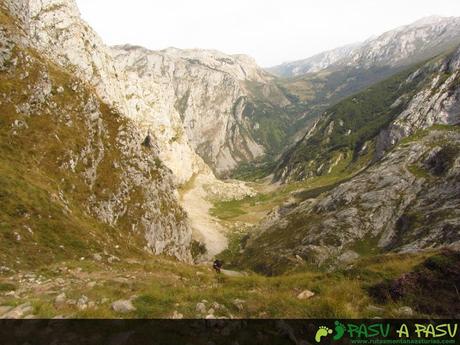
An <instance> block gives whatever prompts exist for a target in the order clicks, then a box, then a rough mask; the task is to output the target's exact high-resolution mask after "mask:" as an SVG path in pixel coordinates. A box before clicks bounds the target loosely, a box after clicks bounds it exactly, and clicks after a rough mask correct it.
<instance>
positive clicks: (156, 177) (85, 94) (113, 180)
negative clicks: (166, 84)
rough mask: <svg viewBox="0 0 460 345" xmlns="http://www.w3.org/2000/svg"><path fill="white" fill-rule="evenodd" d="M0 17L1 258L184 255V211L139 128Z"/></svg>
mask: <svg viewBox="0 0 460 345" xmlns="http://www.w3.org/2000/svg"><path fill="white" fill-rule="evenodd" d="M0 19H1V26H2V31H1V33H2V42H3V44H4V46H6V48H5V49H4V50H3V51H2V64H1V66H0V69H1V72H0V102H1V103H0V112H1V114H2V116H1V117H0V202H1V207H0V238H1V240H0V246H1V250H0V266H5V267H8V268H10V269H11V268H15V267H31V266H36V265H39V264H45V263H47V262H51V261H54V262H56V261H59V260H62V259H69V258H71V259H76V258H79V257H81V256H88V255H92V254H93V253H105V255H108V256H110V255H123V253H125V254H126V253H135V252H141V251H143V250H144V249H147V248H149V250H150V251H152V252H154V253H168V254H171V255H176V256H177V257H179V258H181V259H188V258H189V257H190V254H189V252H188V246H189V242H190V230H189V228H188V225H187V220H186V215H185V213H184V211H183V210H182V209H181V208H180V206H179V205H178V204H177V201H176V199H175V197H174V189H173V187H172V184H171V181H170V176H169V172H168V171H167V169H165V168H164V167H163V165H162V164H161V162H160V161H159V160H157V159H155V156H154V155H153V152H151V151H150V150H149V149H148V148H143V147H142V146H141V143H142V140H143V138H142V137H140V136H139V134H137V133H136V131H135V130H134V128H133V127H132V125H131V124H130V123H129V122H128V121H127V120H126V119H123V118H122V117H121V116H120V115H119V114H117V113H116V112H115V111H113V110H111V109H110V108H109V107H107V106H106V105H105V104H104V103H102V102H101V101H100V100H99V99H97V98H96V97H95V96H94V92H93V90H92V89H91V88H90V87H88V86H86V85H85V84H83V83H81V82H80V81H79V80H78V79H76V78H74V77H72V76H71V75H70V74H69V73H67V72H65V71H63V70H62V69H60V68H58V67H57V66H55V65H53V64H52V63H50V62H48V61H47V60H46V59H43V58H42V57H40V56H39V55H38V54H37V53H36V52H35V51H34V50H33V49H31V48H28V47H27V46H26V45H23V43H24V42H26V41H24V38H21V35H22V33H21V32H20V31H19V30H18V29H17V25H16V23H15V22H14V20H13V19H12V18H11V17H9V15H8V14H7V12H5V11H4V10H3V9H2V12H1V17H0ZM21 40H22V42H23V43H19V42H20V41H21ZM131 255H132V254H131Z"/></svg>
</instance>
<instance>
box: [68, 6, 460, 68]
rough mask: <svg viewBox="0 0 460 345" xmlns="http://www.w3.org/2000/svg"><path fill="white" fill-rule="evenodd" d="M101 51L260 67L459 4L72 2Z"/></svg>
mask: <svg viewBox="0 0 460 345" xmlns="http://www.w3.org/2000/svg"><path fill="white" fill-rule="evenodd" d="M77 3H78V5H79V7H80V11H81V13H82V15H83V18H84V19H85V20H86V21H87V22H89V24H91V26H92V27H93V28H94V29H95V30H96V31H97V32H98V33H99V35H101V36H102V38H103V39H104V41H105V42H106V43H107V44H110V45H112V44H124V43H131V44H137V45H142V46H145V47H147V48H150V49H155V50H157V49H164V48H167V47H178V48H210V49H217V50H221V51H223V52H226V53H245V54H249V55H251V56H253V57H254V58H255V59H256V60H257V62H258V63H259V64H260V65H262V66H264V67H267V66H272V65H275V64H279V63H281V62H284V61H291V60H296V59H302V58H306V57H308V56H311V55H313V54H316V53H319V52H321V51H323V50H327V49H332V48H335V47H337V46H340V45H344V44H348V43H353V42H357V41H362V40H364V39H366V38H368V37H369V36H372V35H375V34H380V33H382V32H385V31H387V30H390V29H393V28H395V27H397V26H400V25H405V24H409V23H411V22H413V21H415V20H417V19H419V18H421V17H426V16H430V15H443V16H460V1H459V0H314V1H312V0H225V1H224V0H164V1H158V0H129V1H127V0H110V1H109V0H77Z"/></svg>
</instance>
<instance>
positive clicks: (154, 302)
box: [0, 0, 460, 319]
mask: <svg viewBox="0 0 460 345" xmlns="http://www.w3.org/2000/svg"><path fill="white" fill-rule="evenodd" d="M0 11H1V12H0V42H1V44H0V110H1V114H2V115H1V117H0V153H1V154H0V203H1V205H0V206H1V207H0V318H54V317H56V318H119V317H127V318H208V319H216V318H305V317H316V318H318V317H323V318H333V317H334V318H339V317H340V318H362V317H369V318H371V317H383V318H385V317H386V318H394V317H448V318H451V317H458V315H459V312H460V311H459V310H458V307H455V305H456V301H458V291H457V292H456V293H455V291H456V289H457V286H458V284H460V281H459V276H460V274H459V272H460V268H459V262H460V259H459V254H458V253H459V251H460V213H459V212H460V154H459V152H460V127H459V125H460V19H459V18H455V17H449V18H445V17H430V18H424V19H422V20H419V21H417V22H415V23H412V24H410V25H407V26H404V27H400V28H397V29H395V30H392V31H389V32H387V33H384V34H382V35H381V36H379V37H377V38H371V39H369V40H367V41H365V42H363V43H358V44H352V45H349V46H345V47H341V48H338V49H336V50H332V51H329V52H325V53H322V54H319V55H317V56H314V57H312V58H308V59H305V60H302V61H297V62H292V63H286V64H283V65H280V66H276V67H273V68H269V69H267V70H264V69H263V68H261V67H259V66H258V65H257V64H256V62H255V60H254V59H252V58H251V57H249V56H247V55H242V54H238V55H229V54H225V53H222V52H219V51H215V50H202V49H178V48H167V49H164V50H160V51H153V50H149V49H146V48H143V47H139V46H133V45H130V44H126V45H121V46H113V47H110V46H107V45H105V44H104V42H103V41H102V40H101V39H100V38H99V36H98V35H97V34H96V33H95V32H94V31H93V29H92V28H91V27H90V26H89V25H88V24H87V23H86V22H85V21H84V20H83V19H82V18H81V16H80V13H79V10H78V7H77V4H76V2H75V1H74V0H0ZM214 259H220V260H222V261H223V262H224V270H223V273H222V274H217V273H215V272H213V270H212V261H213V260H214ZM420 272H424V273H423V274H426V275H427V276H429V277H432V281H426V280H423V279H421V278H420V277H421V276H422V275H423V274H422V273H420ZM405 277H410V278H411V279H413V280H414V281H417V282H418V284H419V285H420V290H417V291H415V290H414V289H412V288H411V286H409V287H407V289H405V290H404V293H401V294H400V295H398V296H393V295H391V291H393V290H394V289H393V290H392V287H393V286H394V285H395V284H396V285H398V284H400V283H401V282H403V283H405V282H406V281H405V280H404V279H405ZM441 277H443V278H444V279H445V281H444V282H443V281H442V279H441ZM409 283H410V282H409ZM409 283H408V284H409ZM401 284H402V283H401ZM401 284H400V285H401ZM430 284H436V286H438V287H439V293H442V294H443V295H445V296H446V297H445V298H444V299H442V300H440V301H435V302H436V303H435V302H434V301H433V300H432V296H430V286H431V285H430ZM398 286H399V285H398ZM457 305H458V304H457Z"/></svg>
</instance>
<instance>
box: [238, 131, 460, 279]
mask: <svg viewBox="0 0 460 345" xmlns="http://www.w3.org/2000/svg"><path fill="white" fill-rule="evenodd" d="M459 148H460V133H459V132H458V129H456V128H455V127H453V128H451V129H439V130H436V129H432V130H429V131H427V132H426V133H425V135H424V136H423V137H422V138H419V139H417V140H414V141H410V142H408V143H405V144H400V145H397V146H396V147H395V148H393V150H392V151H391V152H389V153H388V154H387V155H386V156H385V157H384V158H383V159H382V160H380V161H379V162H378V163H376V164H375V165H373V166H371V167H369V168H368V169H367V170H366V171H364V172H362V173H361V174H359V175H358V176H356V177H354V178H352V179H351V180H350V181H348V182H345V183H343V184H341V185H339V186H338V187H336V188H334V189H333V190H332V191H330V192H326V193H324V194H322V195H320V196H319V197H317V198H315V199H307V200H305V201H304V202H302V203H300V204H299V205H298V206H297V207H295V208H294V209H293V210H292V211H290V212H289V213H288V214H287V215H284V216H282V217H280V218H278V219H272V220H271V222H269V223H268V224H266V227H265V228H264V229H263V231H261V232H256V234H257V235H256V236H255V237H254V238H251V239H250V240H249V242H248V246H247V248H246V249H245V252H244V253H243V256H244V258H243V260H248V261H249V262H252V264H253V266H254V267H255V268H256V269H259V270H262V271H267V272H269V273H276V272H277V271H276V266H277V265H282V263H283V262H284V263H285V264H286V263H291V264H292V262H293V261H294V257H295V256H296V255H298V256H300V257H302V259H304V260H305V261H306V262H310V263H313V264H318V265H336V264H340V261H343V260H342V259H343V257H344V256H347V253H348V252H349V251H350V250H353V251H354V252H355V251H357V250H358V248H366V249H365V250H378V251H384V252H385V251H398V252H413V251H419V250H423V249H424V248H437V247H442V246H451V245H452V246H454V245H456V244H457V245H458V243H459V242H460V213H459V210H460V198H459V197H458V196H459V195H460V169H459V168H460V165H459V162H460V156H459V152H460V150H459ZM358 243H359V246H358V245H357V244H358ZM355 254H356V253H355ZM357 254H359V253H357ZM274 255H275V258H274V257H273V256H274ZM264 262H270V263H272V266H270V265H266V264H264ZM274 262H275V263H274ZM274 267H275V268H274Z"/></svg>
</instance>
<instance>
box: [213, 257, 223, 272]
mask: <svg viewBox="0 0 460 345" xmlns="http://www.w3.org/2000/svg"><path fill="white" fill-rule="evenodd" d="M212 268H214V269H215V270H216V272H217V273H220V269H221V268H222V261H220V260H215V261H214V263H213V264H212Z"/></svg>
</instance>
